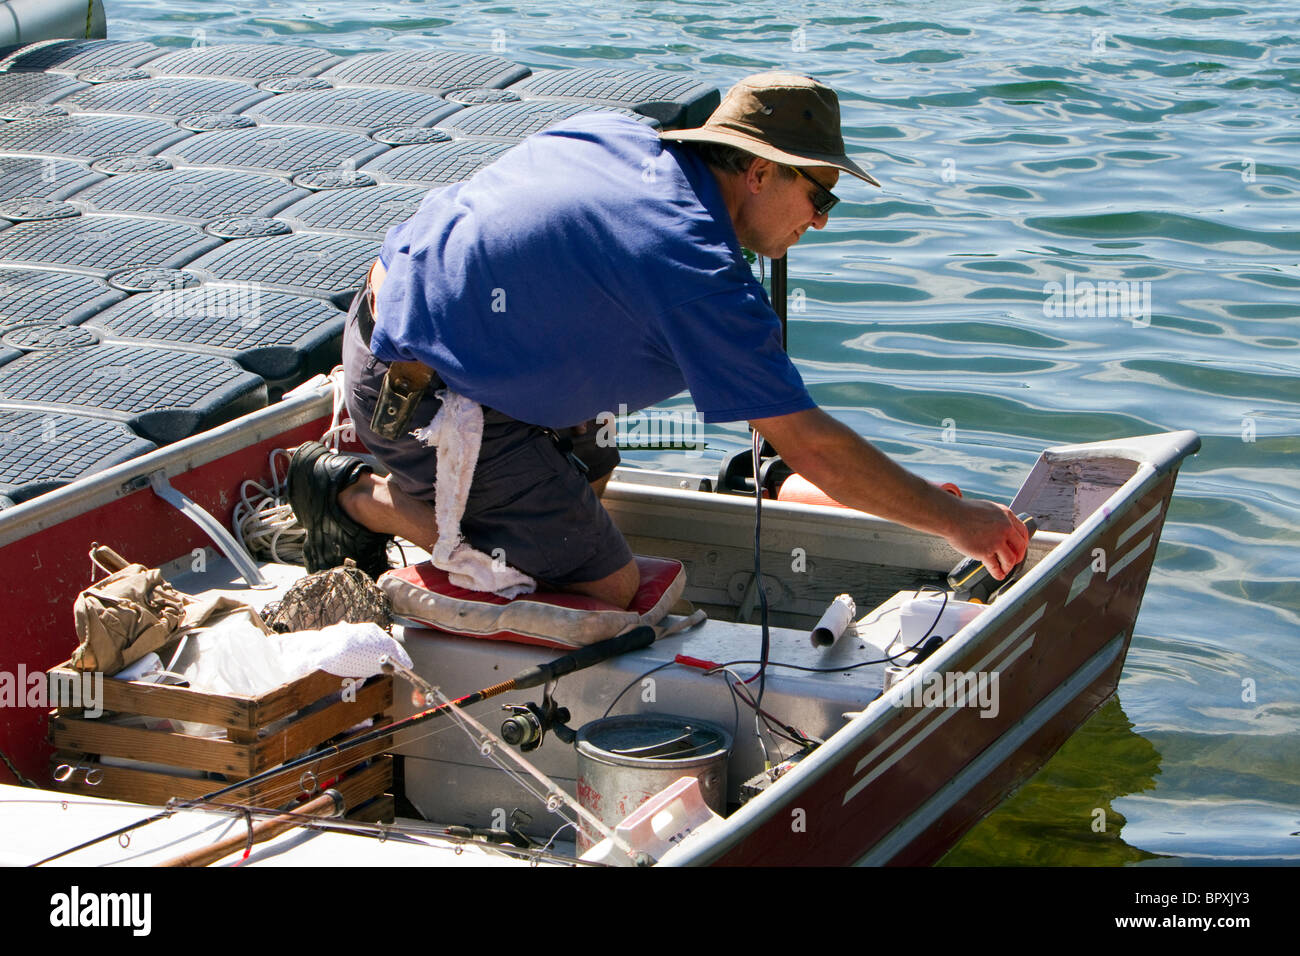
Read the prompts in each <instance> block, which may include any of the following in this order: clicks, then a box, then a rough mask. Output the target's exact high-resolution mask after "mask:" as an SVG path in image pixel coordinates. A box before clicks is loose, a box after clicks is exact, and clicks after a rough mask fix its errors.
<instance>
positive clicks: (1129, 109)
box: [107, 0, 1300, 864]
mask: <svg viewBox="0 0 1300 956" xmlns="http://www.w3.org/2000/svg"><path fill="white" fill-rule="evenodd" d="M107 4H108V13H109V35H110V36H112V37H114V38H116V39H149V40H153V41H155V42H158V43H163V44H168V45H175V46H188V45H190V44H192V43H196V42H210V43H211V42H232V41H249V40H277V41H282V42H284V41H287V42H295V41H301V42H305V43H312V44H315V45H319V46H325V47H328V48H330V49H332V50H335V51H338V52H357V51H373V50H384V49H395V48H428V47H438V48H441V49H447V50H473V51H483V52H486V51H493V50H495V51H496V52H499V53H501V54H502V55H504V56H507V57H509V58H511V59H513V60H516V61H519V62H522V63H525V64H527V65H529V66H531V67H533V68H539V67H577V66H593V65H600V66H606V65H607V66H617V67H627V68H643V69H658V70H671V71H677V72H689V73H691V74H692V75H694V76H698V77H699V78H700V80H701V81H704V82H707V83H710V84H713V85H717V86H719V87H721V88H724V89H725V88H726V87H727V86H728V85H730V83H732V82H734V81H735V80H736V79H737V78H739V77H740V76H743V75H745V74H747V73H752V72H758V71H762V70H768V69H793V70H797V71H800V72H805V73H811V74H813V75H816V76H818V77H819V78H821V79H823V80H825V81H826V82H828V83H830V84H832V85H833V86H835V87H836V88H837V89H838V91H839V92H840V96H841V102H842V106H843V115H844V132H845V137H846V140H847V141H848V143H849V152H850V154H852V155H854V156H855V157H857V158H858V159H859V160H861V161H863V162H864V163H865V164H866V165H867V166H868V168H869V169H871V170H872V172H873V173H874V174H875V175H876V176H877V177H878V178H879V179H880V180H881V182H882V183H884V189H883V190H876V189H873V188H872V187H869V186H867V185H866V184H863V183H859V182H857V181H855V180H851V179H849V178H847V177H846V178H845V179H843V180H842V181H841V182H842V185H841V186H840V187H839V188H838V189H837V190H836V191H837V193H838V194H839V195H840V196H841V199H842V201H841V204H840V206H839V207H838V208H837V209H836V211H835V212H834V213H833V214H832V218H831V223H830V225H829V226H828V228H826V229H825V230H824V231H822V232H820V233H810V234H809V235H808V236H807V237H806V238H805V240H804V242H803V243H801V244H800V245H799V246H798V247H796V249H795V250H794V251H793V252H792V254H791V258H790V284H791V287H792V294H793V296H794V297H795V302H796V306H795V309H796V311H793V312H792V315H791V317H792V320H793V321H792V325H791V330H790V343H791V351H792V354H794V355H795V357H796V359H797V361H798V363H799V366H800V369H801V371H802V372H803V374H804V377H805V380H806V381H807V382H808V384H809V386H810V388H811V389H812V392H813V394H814V396H815V397H816V398H817V400H818V401H819V402H820V403H821V404H822V405H823V406H824V407H826V408H827V409H828V410H830V411H831V412H832V413H833V414H835V415H836V416H838V417H840V418H841V419H843V420H844V421H846V422H848V423H849V424H850V425H852V426H853V427H854V428H855V429H857V430H858V431H859V432H861V433H862V434H864V435H866V436H868V437H869V438H871V439H872V440H873V441H875V442H877V443H878V444H879V445H880V447H882V448H883V449H884V450H886V451H887V452H889V453H890V454H892V455H894V456H896V457H897V458H898V459H900V460H901V461H903V462H904V463H906V464H907V465H908V466H910V467H912V468H914V469H915V470H917V471H919V472H920V473H922V474H924V475H926V476H927V477H932V478H941V479H944V480H952V481H956V482H957V483H958V484H959V485H961V486H962V488H963V489H965V490H966V491H967V493H974V494H978V495H983V496H987V497H992V498H998V499H1001V500H1009V499H1010V497H1011V496H1012V494H1013V493H1014V492H1015V490H1016V488H1017V487H1018V485H1019V483H1020V480H1021V479H1022V478H1023V476H1024V474H1025V473H1026V471H1027V469H1028V468H1029V466H1030V464H1031V463H1032V462H1033V460H1034V458H1035V457H1036V456H1037V453H1038V452H1039V451H1040V450H1041V449H1042V448H1043V447H1045V446H1047V445H1050V444H1059V443H1063V442H1073V441H1093V440H1100V439H1107V438H1115V437H1120V436H1125V435H1132V434H1143V433H1147V432H1153V431H1161V430H1167V429H1179V428H1192V429H1195V430H1196V431H1198V432H1200V434H1201V436H1202V438H1203V440H1204V445H1203V449H1202V451H1201V453H1200V455H1199V456H1198V457H1197V458H1196V459H1194V460H1191V461H1189V462H1187V464H1186V465H1185V466H1184V467H1183V470H1182V474H1181V477H1180V478H1179V484H1178V489H1177V497H1176V499H1175V502H1174V505H1173V507H1172V509H1171V511H1170V514H1169V518H1168V522H1167V524H1166V526H1165V531H1164V539H1163V542H1162V544H1161V547H1160V551H1159V553H1158V555H1157V558H1156V566H1155V570H1154V571H1153V573H1152V576H1151V583H1150V586H1149V588H1148V590H1147V595H1146V600H1145V603H1144V605H1143V608H1142V614H1141V616H1140V618H1139V619H1138V624H1137V628H1136V633H1135V636H1134V640H1133V647H1132V650H1131V652H1130V654H1129V657H1128V662H1127V665H1126V667H1125V670H1124V676H1123V679H1122V681H1121V683H1120V687H1119V695H1118V702H1114V701H1113V702H1111V703H1110V704H1109V705H1107V707H1105V708H1104V709H1103V710H1102V711H1101V712H1100V713H1099V714H1098V715H1097V716H1096V717H1095V718H1094V719H1093V720H1092V721H1091V722H1090V723H1089V724H1088V725H1087V726H1085V727H1084V728H1083V729H1082V730H1081V731H1080V733H1078V734H1077V735H1076V736H1075V737H1074V738H1073V739H1072V740H1071V741H1070V742H1069V743H1068V744H1067V745H1066V747H1065V748H1064V749H1063V750H1062V751H1061V753H1060V754H1058V755H1057V757H1055V758H1054V759H1053V760H1052V761H1051V762H1050V763H1049V764H1048V766H1047V767H1046V768H1045V769H1044V770H1043V772H1042V773H1040V774H1039V775H1038V777H1036V778H1035V780H1034V781H1032V782H1031V783H1030V784H1029V785H1027V786H1026V787H1025V788H1023V789H1022V790H1021V791H1020V792H1019V793H1018V794H1016V795H1015V796H1014V797H1013V798H1012V799H1011V800H1009V801H1008V802H1007V803H1006V804H1004V805H1003V807H1002V808H1000V809H999V810H998V811H997V812H996V813H994V814H993V815H992V816H991V817H990V818H989V819H988V820H986V821H985V822H984V823H982V824H981V825H980V826H979V827H977V828H976V829H975V830H974V831H972V833H971V834H969V835H968V837H967V838H966V839H965V840H964V841H963V843H962V844H961V845H960V846H959V847H957V848H956V849H955V850H954V851H953V853H951V854H950V855H949V857H948V858H947V862H951V863H1054V864H1060V863H1145V864H1168V863H1171V862H1172V863H1205V862H1210V863H1280V862H1288V863H1294V862H1295V861H1296V859H1297V858H1300V746H1298V744H1300V665H1297V663H1296V661H1297V653H1296V650H1297V641H1296V638H1297V630H1298V628H1297V625H1298V623H1300V585H1298V584H1297V581H1296V567H1297V560H1296V555H1297V541H1298V539H1300V531H1298V529H1297V524H1298V523H1297V520H1296V514H1297V503H1298V502H1300V491H1297V488H1296V484H1297V483H1296V481H1295V480H1294V463H1295V460H1296V459H1295V454H1296V451H1297V449H1300V424H1298V423H1297V417H1300V387H1297V384H1296V378H1295V375H1296V365H1297V358H1300V331H1298V329H1297V323H1296V320H1297V318H1300V303H1298V302H1297V293H1298V291H1300V265H1298V262H1300V251H1298V250H1300V229H1297V225H1300V203H1298V202H1297V197H1298V192H1297V191H1298V190H1300V127H1298V126H1297V123H1296V120H1297V115H1298V114H1300V100H1298V99H1297V93H1300V18H1297V16H1296V14H1295V13H1294V12H1293V9H1288V7H1289V5H1288V4H1286V3H1283V2H1279V0H1264V2H1252V3H1251V4H1250V5H1248V6H1247V5H1240V4H1235V3H1228V2H1223V3H1219V4H1215V5H1211V4H1197V3H1191V2H1186V3H1180V2H1178V0H1165V2H1119V3H1096V4H1093V5H1089V4H1085V3H1024V4H1017V3H1014V2H1008V3H983V4H976V5H971V4H967V3H962V4H957V3H952V2H935V3H888V2H886V3H874V4H870V5H866V4H860V3H847V2H834V3H803V4H799V3H791V2H788V0H782V2H779V3H778V2H775V0H746V2H744V3H738V2H721V0H708V2H705V0H700V2H685V0H676V2H654V3H627V2H625V3H617V4H605V5H599V6H596V5H591V4H582V3H575V2H570V0H553V2H549V3H545V4H542V3H485V2H480V3H472V4H471V3H456V4H448V3H426V2H391V0H390V2H372V3H369V4H366V5H365V6H364V7H358V6H357V5H356V4H351V3H347V4H345V3H308V2H268V3H258V4H242V5H237V6H236V7H235V8H234V9H231V8H228V7H226V6H225V5H218V4H213V3H208V2H175V0H107ZM1067 281H1071V282H1073V283H1074V284H1075V285H1076V286H1077V285H1078V284H1079V283H1083V282H1118V281H1123V282H1125V283H1134V285H1133V286H1132V287H1131V291H1132V292H1133V293H1134V296H1133V297H1132V298H1124V299H1121V298H1119V297H1118V296H1116V297H1114V298H1112V299H1110V300H1108V301H1107V303H1106V305H1107V308H1103V309H1100V310H1071V311H1065V310H1060V309H1054V308H1052V302H1053V299H1052V296H1051V292H1052V290H1053V288H1054V287H1052V286H1051V285H1049V284H1050V283H1061V284H1062V285H1064V284H1065V283H1066V282H1067ZM1124 289H1125V291H1126V292H1127V291H1130V287H1129V286H1125V287H1124ZM800 304H801V305H802V311H798V308H799V305H800ZM1148 306H1149V308H1148ZM1093 312H1096V313H1097V314H1092V313H1093ZM1084 313H1087V314H1084ZM677 404H680V403H677ZM707 439H708V442H709V446H710V450H709V454H708V456H707V457H706V458H705V459H704V460H703V461H694V462H693V461H691V460H689V459H688V460H686V461H685V462H683V461H682V460H681V459H680V458H675V457H673V456H672V455H670V454H668V453H662V454H657V453H651V452H641V453H631V454H629V455H628V456H627V457H629V458H632V459H635V460H641V461H645V462H647V463H655V464H659V465H665V466H672V467H677V468H681V467H683V466H685V467H688V468H693V469H694V470H698V471H701V472H709V471H712V470H715V469H716V467H717V462H718V460H719V458H720V457H721V454H722V453H723V452H725V451H729V450H733V449H736V448H739V447H742V445H743V444H744V443H745V436H744V434H743V432H742V431H741V429H740V427H737V426H729V427H710V428H709V429H708V433H707ZM1099 811H1100V813H1099ZM1103 817H1104V820H1105V829H1104V831H1103V832H1097V831H1096V829H1095V826H1096V825H1097V821H1098V820H1099V819H1102V818H1103Z"/></svg>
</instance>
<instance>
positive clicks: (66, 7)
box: [0, 0, 108, 46]
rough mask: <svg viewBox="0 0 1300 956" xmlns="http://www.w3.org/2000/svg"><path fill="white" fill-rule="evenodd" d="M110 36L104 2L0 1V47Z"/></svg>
mask: <svg viewBox="0 0 1300 956" xmlns="http://www.w3.org/2000/svg"><path fill="white" fill-rule="evenodd" d="M107 35H108V24H107V22H106V20H105V18H104V4H103V0H3V2H0V46H9V45H10V44H15V43H35V42H36V41H38V40H54V39H59V38H69V39H86V38H90V39H103V38H104V37H106V36H107Z"/></svg>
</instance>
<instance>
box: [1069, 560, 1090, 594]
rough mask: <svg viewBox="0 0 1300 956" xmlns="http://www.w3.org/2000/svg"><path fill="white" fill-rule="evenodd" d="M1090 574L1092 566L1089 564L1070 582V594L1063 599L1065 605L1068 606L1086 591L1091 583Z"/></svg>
mask: <svg viewBox="0 0 1300 956" xmlns="http://www.w3.org/2000/svg"><path fill="white" fill-rule="evenodd" d="M1092 573H1093V572H1092V565H1091V564H1089V565H1088V566H1087V567H1085V568H1084V569H1083V570H1082V571H1080V572H1079V573H1078V574H1076V575H1075V576H1074V580H1073V581H1071V582H1070V594H1069V596H1068V597H1067V598H1066V599H1065V603H1066V604H1069V603H1070V602H1071V601H1073V600H1074V599H1075V598H1077V597H1078V596H1079V595H1080V594H1082V593H1083V592H1084V591H1086V590H1087V589H1088V585H1089V583H1091V581H1092Z"/></svg>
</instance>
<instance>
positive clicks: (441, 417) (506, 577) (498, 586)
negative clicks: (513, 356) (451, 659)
mask: <svg viewBox="0 0 1300 956" xmlns="http://www.w3.org/2000/svg"><path fill="white" fill-rule="evenodd" d="M437 395H438V397H439V398H440V399H442V407H441V408H439V409H438V414H437V415H435V416H434V417H433V421H432V422H430V423H429V425H428V426H426V427H425V428H421V429H419V430H417V431H415V432H414V433H413V434H414V435H415V437H416V438H418V439H419V440H420V441H421V442H423V443H424V444H425V445H428V446H430V447H432V448H436V449H438V472H437V482H438V483H437V494H436V495H435V496H434V510H435V512H436V520H437V524H438V542H437V544H435V545H434V546H433V555H432V560H433V566H434V567H436V568H441V569H442V570H443V571H446V572H447V576H448V577H449V578H450V579H451V583H452V584H454V585H456V586H457V587H462V588H468V589H469V590H471V591H487V592H490V593H492V594H498V595H500V596H501V597H505V598H514V597H518V596H519V595H520V594H531V593H532V592H533V591H536V590H537V582H536V581H534V580H533V579H532V578H530V577H529V576H528V575H526V574H524V573H523V572H522V571H517V570H515V569H514V568H512V567H510V566H509V565H508V564H506V563H505V562H504V561H497V560H494V559H492V558H491V557H489V556H488V555H486V554H484V553H483V552H482V551H479V550H477V549H476V548H474V547H473V546H472V545H471V544H470V543H469V542H468V541H466V540H465V538H464V537H463V536H462V535H461V532H460V519H461V518H462V517H464V514H465V502H466V500H467V499H468V498H469V486H470V484H471V483H472V482H473V480H474V466H475V465H476V464H477V463H478V452H479V446H480V445H482V443H483V406H482V405H480V404H479V403H478V402H475V401H473V400H471V399H468V398H466V397H465V396H463V395H457V394H456V393H455V392H453V391H451V390H450V389H442V390H441V391H439V392H438V393H437Z"/></svg>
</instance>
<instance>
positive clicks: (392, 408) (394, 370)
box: [356, 276, 589, 475]
mask: <svg viewBox="0 0 1300 956" xmlns="http://www.w3.org/2000/svg"><path fill="white" fill-rule="evenodd" d="M357 299H358V300H359V301H358V302H357V303H356V310H357V331H358V332H360V333H361V341H362V342H364V343H365V344H366V348H370V337H371V336H372V335H374V332H375V293H374V290H372V289H371V288H370V278H369V276H367V277H366V281H365V284H364V285H362V287H361V290H360V291H359V292H358V293H357ZM445 387H446V383H445V382H444V381H443V380H442V378H441V376H439V375H438V373H437V372H435V371H434V370H433V369H432V368H430V367H429V366H427V365H425V364H424V363H423V362H404V361H398V362H389V363H388V371H387V372H385V373H384V381H383V383H382V384H381V385H380V388H379V400H378V402H377V403H376V404H375V413H374V415H373V416H371V419H370V427H371V428H372V429H373V430H374V432H375V433H376V434H378V435H382V436H383V437H385V438H399V437H401V435H403V434H404V433H405V432H406V431H407V429H408V427H409V425H410V422H411V416H412V415H413V414H414V413H415V407H416V406H417V405H418V404H419V403H420V399H421V398H423V397H424V393H425V392H427V391H428V390H429V389H430V388H433V389H434V390H435V391H436V390H437V389H440V388H445ZM529 427H531V428H536V429H537V430H538V431H541V432H542V433H543V434H545V435H546V436H547V437H548V438H550V439H551V441H553V442H555V446H556V447H557V448H558V449H559V450H560V453H561V454H563V455H564V456H565V457H566V458H568V459H569V461H570V462H572V463H573V465H574V467H575V468H577V469H578V471H579V472H580V473H582V474H583V475H586V474H587V473H588V472H589V468H588V467H587V463H586V462H584V461H583V460H582V459H581V458H579V457H578V456H577V455H575V454H574V453H573V440H572V439H571V438H570V437H569V436H568V435H561V434H560V433H559V432H557V431H555V430H554V429H551V428H545V427H543V426H541V425H531V426H529Z"/></svg>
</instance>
